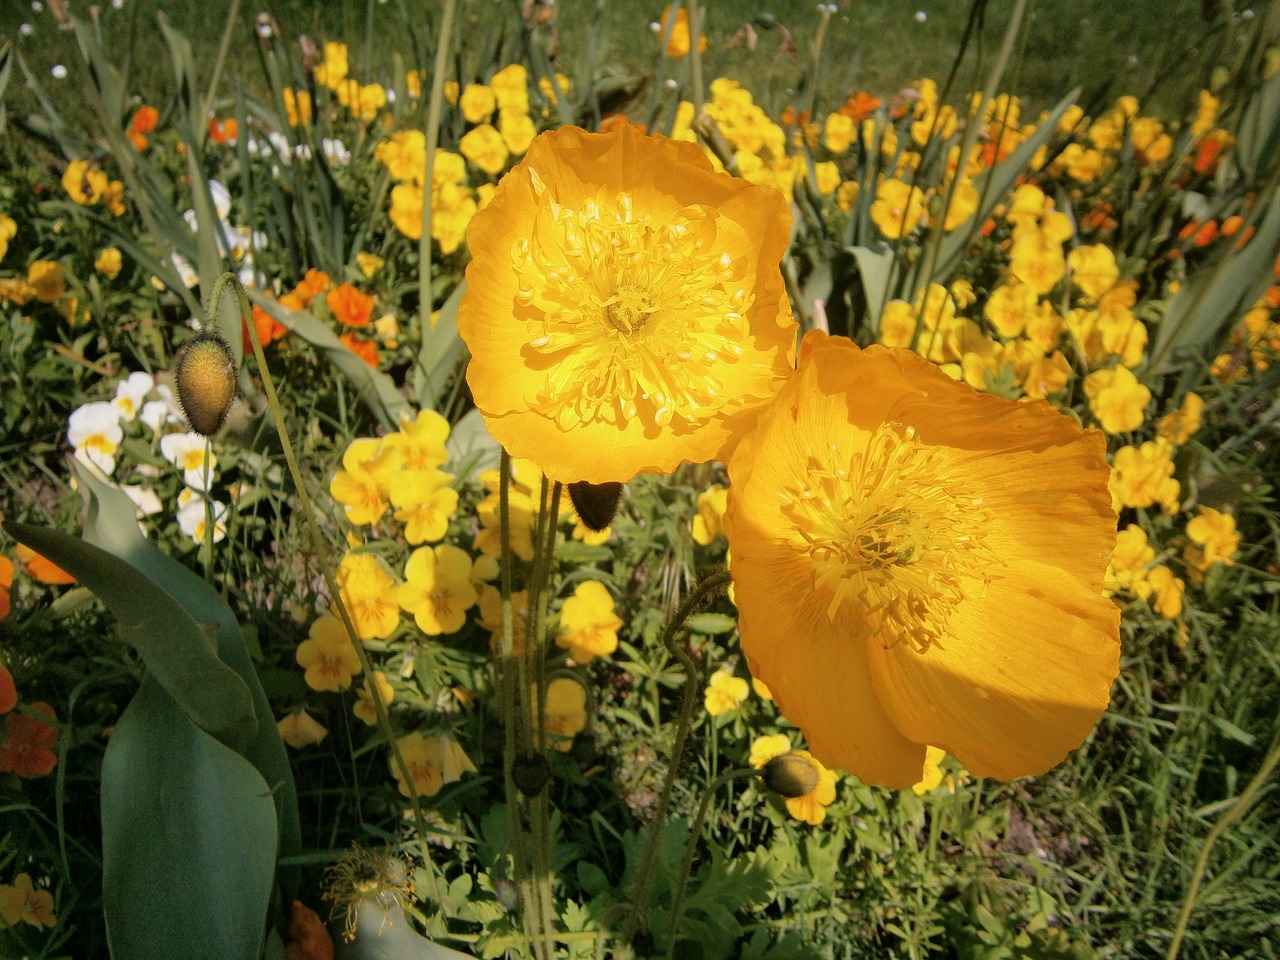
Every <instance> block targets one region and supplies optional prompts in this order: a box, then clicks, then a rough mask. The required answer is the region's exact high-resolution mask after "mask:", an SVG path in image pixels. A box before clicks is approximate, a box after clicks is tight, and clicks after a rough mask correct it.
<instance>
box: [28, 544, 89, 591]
mask: <svg viewBox="0 0 1280 960" xmlns="http://www.w3.org/2000/svg"><path fill="white" fill-rule="evenodd" d="M15 552H16V553H17V555H18V559H19V560H20V561H21V562H22V565H23V567H25V568H26V571H27V575H28V576H30V577H31V578H32V579H33V580H38V581H39V582H40V583H47V584H50V585H53V586H57V585H61V584H64V583H75V582H76V578H75V577H73V576H72V575H71V574H69V573H67V571H65V570H63V569H62V568H61V567H60V566H58V565H57V564H56V563H54V562H53V561H52V560H48V559H46V558H44V557H42V556H40V554H38V553H36V552H35V551H34V550H32V549H31V548H30V547H28V546H26V545H25V544H21V543H20V544H18V549H17V550H16V551H15Z"/></svg>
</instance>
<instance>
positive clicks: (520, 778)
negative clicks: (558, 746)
mask: <svg viewBox="0 0 1280 960" xmlns="http://www.w3.org/2000/svg"><path fill="white" fill-rule="evenodd" d="M511 779H512V781H514V783H515V785H516V788H517V789H518V790H519V791H520V792H521V793H523V794H524V795H525V796H526V797H530V798H532V797H536V796H537V795H538V794H540V793H541V792H542V790H543V788H544V787H546V785H547V782H548V781H549V780H550V779H551V764H549V763H547V758H546V757H544V756H543V755H542V754H540V753H522V754H521V755H520V756H518V757H516V758H515V759H514V760H513V761H511Z"/></svg>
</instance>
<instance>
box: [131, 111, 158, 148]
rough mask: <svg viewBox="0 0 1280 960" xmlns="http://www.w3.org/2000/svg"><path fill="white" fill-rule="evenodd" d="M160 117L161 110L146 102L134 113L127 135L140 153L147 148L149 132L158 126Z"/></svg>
mask: <svg viewBox="0 0 1280 960" xmlns="http://www.w3.org/2000/svg"><path fill="white" fill-rule="evenodd" d="M158 119H160V111H159V110H157V109H156V108H155V107H149V106H147V105H146V104H143V105H142V106H140V107H139V108H138V112H137V113H135V114H134V115H133V120H132V121H131V122H130V124H129V130H128V132H127V133H126V134H125V136H126V137H128V138H129V142H130V143H132V144H133V147H134V149H135V150H137V151H138V152H139V153H141V152H142V151H143V150H145V149H146V148H147V134H148V133H150V132H151V131H152V130H154V129H155V128H156V121H157V120H158Z"/></svg>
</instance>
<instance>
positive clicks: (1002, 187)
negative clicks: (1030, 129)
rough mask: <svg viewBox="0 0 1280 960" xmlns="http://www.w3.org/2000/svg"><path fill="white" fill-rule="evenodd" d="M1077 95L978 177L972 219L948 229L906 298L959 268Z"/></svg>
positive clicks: (942, 280) (1070, 95) (1061, 102)
mask: <svg viewBox="0 0 1280 960" xmlns="http://www.w3.org/2000/svg"><path fill="white" fill-rule="evenodd" d="M1079 96H1080V88H1079V87H1076V88H1075V89H1074V90H1072V91H1071V92H1070V93H1068V94H1067V95H1066V96H1065V97H1063V98H1062V99H1061V100H1059V101H1058V105H1057V106H1055V107H1054V108H1053V110H1052V111H1051V112H1050V113H1049V115H1048V116H1047V117H1045V118H1044V120H1042V121H1041V122H1040V126H1038V127H1036V130H1035V133H1033V134H1031V136H1029V137H1027V139H1026V140H1023V141H1022V143H1021V144H1019V145H1018V148H1017V149H1016V150H1014V151H1013V153H1011V154H1009V156H1007V157H1006V158H1005V159H1004V160H1002V161H1001V162H1000V163H997V164H996V165H995V166H994V167H992V168H991V169H990V170H989V171H987V172H986V173H984V174H982V175H981V176H980V177H979V178H978V181H977V183H976V184H975V186H977V188H978V190H979V191H980V192H981V194H982V199H981V201H979V203H978V209H977V210H976V211H974V214H973V216H972V217H970V218H969V219H968V220H967V221H965V224H963V225H961V226H960V227H957V228H956V229H955V230H952V231H951V232H950V233H948V234H947V235H946V236H945V237H944V238H943V240H942V246H941V247H940V249H939V252H938V260H937V262H936V263H935V264H934V266H933V271H932V273H931V275H930V276H927V277H916V279H915V289H913V290H912V291H911V296H910V297H909V298H908V299H910V300H911V301H912V302H913V303H914V302H915V298H916V295H917V294H918V293H919V292H920V291H921V290H923V289H924V288H925V287H927V286H928V285H929V284H930V283H943V284H945V283H946V282H947V280H948V279H949V278H950V276H951V274H952V273H954V272H955V269H956V268H957V267H958V266H960V261H961V260H962V259H963V258H964V256H965V253H966V251H967V250H968V249H969V244H970V243H971V242H972V241H973V238H974V237H975V236H976V235H977V233H978V231H979V230H980V229H982V225H983V224H984V223H986V222H987V218H988V217H990V216H991V213H992V211H993V210H995V208H996V204H998V203H1002V202H1004V201H1005V200H1006V199H1007V198H1008V196H1009V191H1010V190H1012V189H1013V185H1014V182H1015V181H1016V180H1017V179H1018V177H1020V176H1022V175H1023V174H1024V173H1026V172H1027V169H1028V168H1029V167H1030V166H1031V160H1032V158H1034V157H1035V155H1036V151H1037V150H1039V149H1040V148H1041V147H1042V146H1044V144H1045V142H1046V141H1048V139H1049V138H1050V137H1051V136H1053V132H1054V131H1055V130H1056V129H1057V128H1058V121H1059V120H1061V119H1062V116H1063V114H1065V113H1066V112H1067V110H1068V109H1069V108H1070V106H1071V105H1072V104H1073V103H1075V102H1076V98H1077V97H1079Z"/></svg>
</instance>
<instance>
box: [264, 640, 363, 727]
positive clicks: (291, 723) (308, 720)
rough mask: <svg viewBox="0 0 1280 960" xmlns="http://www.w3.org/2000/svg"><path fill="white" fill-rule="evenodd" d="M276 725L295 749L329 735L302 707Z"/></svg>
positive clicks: (282, 718)
mask: <svg viewBox="0 0 1280 960" xmlns="http://www.w3.org/2000/svg"><path fill="white" fill-rule="evenodd" d="M348 646H349V645H348ZM276 727H277V728H278V729H279V731H280V739H281V740H283V741H284V742H285V743H287V744H288V745H289V746H291V747H293V749H295V750H301V749H302V748H303V747H310V746H313V745H314V744H317V743H319V742H320V741H321V740H323V739H324V738H325V737H327V736H328V735H329V731H328V730H326V729H325V728H324V726H323V725H321V724H320V722H319V721H317V720H316V718H315V717H313V716H311V714H309V713H307V711H305V710H302V709H298V710H295V711H293V713H289V714H285V715H284V716H283V717H281V718H280V719H279V721H278V722H277V723H276Z"/></svg>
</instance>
